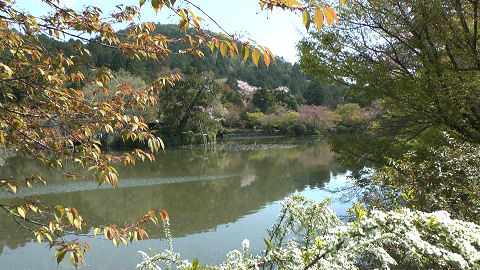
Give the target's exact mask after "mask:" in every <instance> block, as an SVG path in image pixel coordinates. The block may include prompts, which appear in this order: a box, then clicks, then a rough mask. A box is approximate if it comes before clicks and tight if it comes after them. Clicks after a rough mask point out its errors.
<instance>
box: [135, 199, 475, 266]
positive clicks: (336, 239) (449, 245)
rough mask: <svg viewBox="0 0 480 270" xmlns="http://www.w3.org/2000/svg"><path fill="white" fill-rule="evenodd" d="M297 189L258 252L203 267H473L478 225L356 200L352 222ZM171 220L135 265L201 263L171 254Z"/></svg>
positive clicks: (230, 256) (234, 254) (241, 253)
mask: <svg viewBox="0 0 480 270" xmlns="http://www.w3.org/2000/svg"><path fill="white" fill-rule="evenodd" d="M328 204H329V201H328V200H327V201H324V202H315V201H312V200H309V199H306V198H304V197H302V196H300V195H294V196H292V197H290V198H287V199H285V200H284V201H283V203H282V205H283V208H282V210H281V214H280V216H279V218H278V220H277V222H276V223H275V224H274V225H273V228H272V230H270V231H268V237H267V238H264V240H265V244H266V249H265V250H264V252H262V254H263V255H262V256H253V255H251V254H249V253H248V249H249V241H248V240H247V239H245V240H244V241H243V242H242V251H238V250H234V251H231V252H229V253H228V254H227V256H226V260H225V261H224V262H223V263H222V264H220V265H218V266H209V267H207V268H208V269H260V268H262V269H379V268H381V269H391V267H392V268H394V269H458V268H461V269H478V268H479V267H480V247H479V244H478V243H480V226H479V225H476V224H473V223H469V222H464V221H461V220H455V219H451V218H450V217H449V215H448V213H447V212H445V211H441V212H434V213H431V214H428V213H424V212H420V211H412V210H408V209H402V210H397V211H389V212H383V211H379V210H373V211H371V212H366V211H365V210H364V209H363V208H362V207H361V206H360V205H358V204H357V205H355V206H354V207H353V208H352V209H351V212H352V213H353V214H354V215H355V219H354V221H352V222H350V223H347V224H344V223H343V222H342V221H340V219H339V218H338V217H337V216H336V215H335V213H334V212H333V211H332V210H331V209H330V208H328V207H327V206H328ZM168 222H169V221H168V219H167V220H166V221H165V223H164V224H165V225H164V226H165V235H166V238H167V241H168V249H167V250H165V251H164V252H155V255H153V256H152V257H150V256H149V255H147V254H146V253H144V252H140V253H141V254H142V256H143V260H142V262H141V263H139V264H138V265H137V268H138V269H143V270H145V269H148V270H150V269H160V267H159V265H158V263H165V264H166V265H167V267H168V268H170V267H171V266H172V265H176V266H177V269H199V268H198V267H199V265H198V260H194V261H193V262H190V261H187V260H180V254H178V253H174V251H173V245H172V242H171V235H170V230H169V223H168Z"/></svg>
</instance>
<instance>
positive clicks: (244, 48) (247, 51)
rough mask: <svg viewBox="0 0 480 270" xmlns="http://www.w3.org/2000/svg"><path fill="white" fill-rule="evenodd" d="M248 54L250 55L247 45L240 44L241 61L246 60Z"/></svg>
mask: <svg viewBox="0 0 480 270" xmlns="http://www.w3.org/2000/svg"><path fill="white" fill-rule="evenodd" d="M249 55H250V48H249V47H248V46H242V57H243V62H246V61H247V59H248V56H249Z"/></svg>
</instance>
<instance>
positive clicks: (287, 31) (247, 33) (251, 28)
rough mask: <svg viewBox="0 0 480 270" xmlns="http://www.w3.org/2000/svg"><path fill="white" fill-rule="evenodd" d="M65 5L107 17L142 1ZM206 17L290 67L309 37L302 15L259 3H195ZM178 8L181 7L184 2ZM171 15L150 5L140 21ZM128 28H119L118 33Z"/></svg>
mask: <svg viewBox="0 0 480 270" xmlns="http://www.w3.org/2000/svg"><path fill="white" fill-rule="evenodd" d="M61 1H62V4H63V5H65V6H67V7H70V8H73V9H75V10H79V9H81V8H83V7H85V6H88V5H92V6H97V7H99V8H101V9H102V10H103V12H104V13H108V12H109V11H112V10H114V8H115V6H116V5H118V4H123V5H138V4H139V0H123V1H108V0H107V1H101V0H61ZM192 2H194V3H195V4H196V5H197V6H199V7H200V8H201V9H202V10H203V11H205V13H207V14H208V15H209V16H210V17H212V18H213V19H214V20H215V21H216V22H217V23H218V24H219V25H221V26H222V28H223V29H225V30H226V31H227V32H228V33H229V34H236V35H241V36H242V37H244V38H245V40H247V39H248V38H250V39H252V40H254V41H256V42H257V43H258V44H259V45H262V46H266V47H268V48H269V49H270V50H271V51H272V52H273V53H274V54H275V55H276V56H280V57H283V58H284V59H285V60H287V61H288V62H290V63H294V62H296V61H298V56H297V50H296V48H295V46H296V44H297V42H298V41H299V40H300V39H301V38H302V35H304V34H306V32H305V30H304V27H303V23H302V18H301V14H294V13H289V12H286V11H282V10H278V9H276V10H274V11H273V12H271V11H261V10H260V7H259V4H258V0H192ZM17 4H18V6H19V7H20V8H21V9H24V10H26V11H28V12H30V13H32V14H34V15H36V16H38V15H42V14H45V13H46V12H48V10H47V9H46V8H45V7H46V5H45V4H43V3H42V2H41V0H17ZM177 4H180V5H182V1H181V0H177V3H176V5H177ZM193 10H194V12H195V13H196V15H197V16H200V17H203V18H205V19H207V23H205V24H204V25H203V27H204V28H207V29H209V30H211V31H214V32H220V29H219V28H218V27H216V26H215V24H214V23H212V22H211V21H209V20H208V18H207V16H205V15H204V14H202V12H201V11H199V10H195V9H193ZM173 19H174V17H173V16H172V13H171V12H169V11H168V10H167V9H165V8H164V9H162V10H161V11H159V12H158V13H155V12H154V11H153V9H152V8H151V6H150V1H147V2H146V3H145V5H144V6H143V7H142V17H141V21H152V22H155V23H173V22H175V21H174V20H173ZM124 27H125V26H118V29H117V30H119V29H121V28H124Z"/></svg>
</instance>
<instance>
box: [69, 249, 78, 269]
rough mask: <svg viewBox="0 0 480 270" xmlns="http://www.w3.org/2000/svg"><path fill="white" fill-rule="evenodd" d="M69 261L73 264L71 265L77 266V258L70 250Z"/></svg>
mask: <svg viewBox="0 0 480 270" xmlns="http://www.w3.org/2000/svg"><path fill="white" fill-rule="evenodd" d="M70 262H71V263H72V264H73V266H75V267H77V265H78V258H77V256H76V255H75V253H74V252H70Z"/></svg>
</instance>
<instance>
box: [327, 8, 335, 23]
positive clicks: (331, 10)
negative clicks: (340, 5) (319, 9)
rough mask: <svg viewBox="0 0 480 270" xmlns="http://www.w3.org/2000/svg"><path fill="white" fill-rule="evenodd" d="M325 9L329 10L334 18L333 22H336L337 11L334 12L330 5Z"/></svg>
mask: <svg viewBox="0 0 480 270" xmlns="http://www.w3.org/2000/svg"><path fill="white" fill-rule="evenodd" d="M327 10H328V11H330V14H332V16H333V18H334V19H335V22H336V23H338V17H337V13H335V10H333V8H331V7H327Z"/></svg>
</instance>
